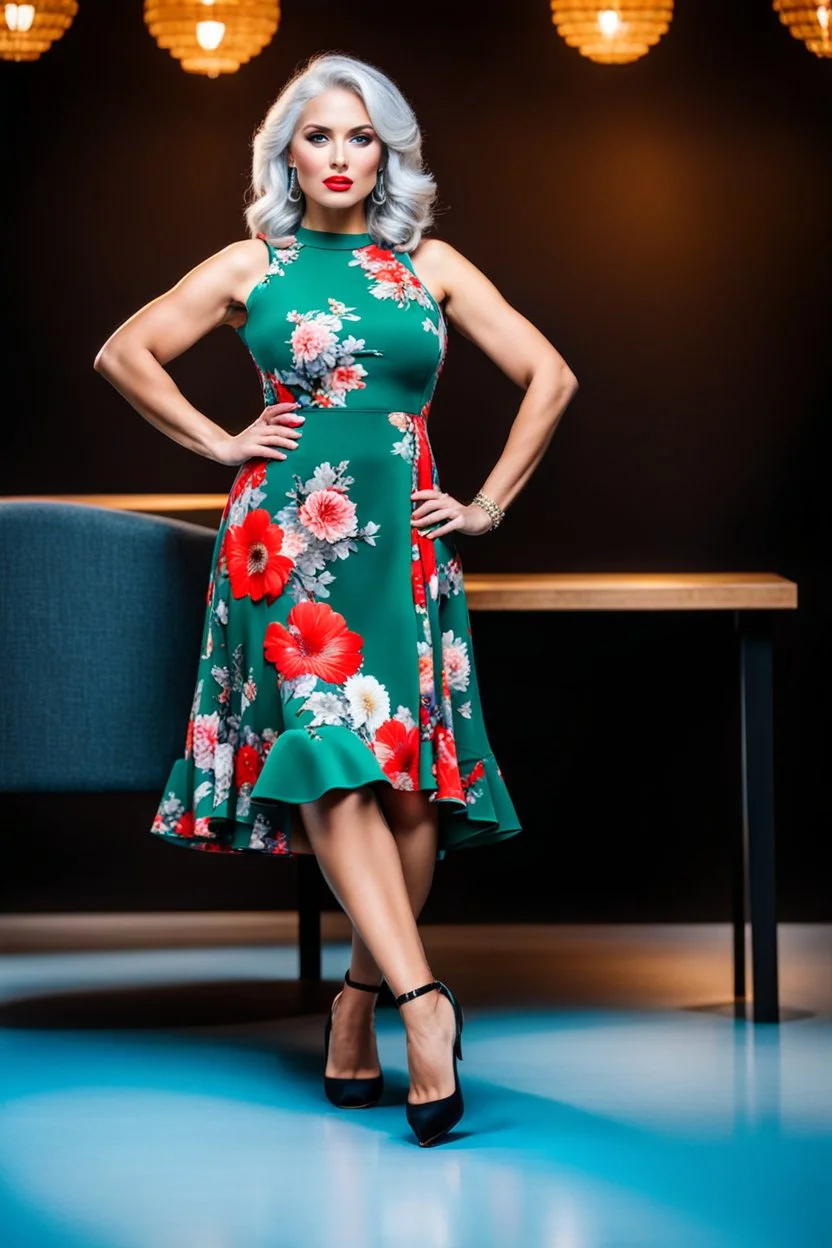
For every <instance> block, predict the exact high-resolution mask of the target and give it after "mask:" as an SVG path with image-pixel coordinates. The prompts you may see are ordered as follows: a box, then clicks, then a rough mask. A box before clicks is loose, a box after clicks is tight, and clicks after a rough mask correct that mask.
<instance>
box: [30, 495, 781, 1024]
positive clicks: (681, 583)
mask: <svg viewBox="0 0 832 1248" xmlns="http://www.w3.org/2000/svg"><path fill="white" fill-rule="evenodd" d="M26 497H27V498H28V497H32V498H34V497H36V496H31V495H27V496H26ZM40 497H42V498H43V497H46V498H51V499H57V500H59V501H62V502H79V503H89V504H93V505H97V506H104V507H117V508H122V509H124V510H128V511H148V512H152V513H155V514H161V515H181V513H183V512H191V513H202V514H201V515H200V516H199V520H200V522H209V523H214V524H216V522H217V519H218V516H217V513H221V512H222V509H223V508H224V506H225V502H226V497H227V496H226V495H224V494H83V495H81V494H62V495H46V496H40ZM192 518H196V515H194V516H193V517H192ZM465 593H466V598H467V601H468V605H469V608H470V609H471V610H472V611H613V612H614V611H730V612H731V613H732V615H733V624H734V630H733V631H734V636H735V639H736V644H737V669H736V670H737V684H738V700H739V709H740V715H739V724H740V739H739V741H738V743H737V745H738V758H739V766H740V776H741V786H742V819H741V820H740V826H738V828H737V834H736V838H735V843H734V846H733V847H732V848H733V852H732V863H733V872H732V875H733V879H732V915H733V964H734V965H733V970H734V996H735V1000H736V1002H737V1003H738V1006H741V1007H742V1009H743V1011H744V1009H745V1004H746V1000H747V998H749V997H750V999H751V1000H752V1001H753V1009H752V1014H751V1017H752V1019H753V1021H754V1022H755V1023H765V1022H779V1018H780V1014H779V993H778V973H777V892H776V877H775V843H774V781H773V769H774V740H773V714H772V708H773V672H772V622H773V613H774V612H776V611H793V610H795V609H796V607H797V585H796V583H795V582H794V581H790V580H787V579H786V578H785V577H782V576H778V575H776V574H775V573H771V572H690V573H672V572H655V573H647V574H644V573H621V572H616V573H603V572H597V573H559V572H544V573H525V572H502V573H500V572H495V573H470V574H468V573H466V575H465ZM298 881H299V897H298V914H299V943H300V974H301V978H302V979H309V980H318V979H320V974H321V935H320V909H319V896H320V893H319V889H318V881H319V876H318V872H317V864H316V862H315V861H314V859H312V858H310V857H309V856H308V855H298ZM746 923H750V930H751V982H752V989H753V991H752V993H751V994H749V993H748V991H747V982H746V981H747V977H746V961H745V930H746Z"/></svg>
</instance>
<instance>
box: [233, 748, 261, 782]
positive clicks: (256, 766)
mask: <svg viewBox="0 0 832 1248" xmlns="http://www.w3.org/2000/svg"><path fill="white" fill-rule="evenodd" d="M260 768H261V763H260V755H259V754H258V753H257V751H256V749H255V748H254V746H253V745H241V746H240V748H239V750H238V751H237V757H236V758H235V759H234V781H235V783H236V785H237V787H238V788H239V787H240V785H243V784H254V782H255V780H256V779H257V777H258V776H259V775H260Z"/></svg>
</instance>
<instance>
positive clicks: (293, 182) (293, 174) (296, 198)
mask: <svg viewBox="0 0 832 1248" xmlns="http://www.w3.org/2000/svg"><path fill="white" fill-rule="evenodd" d="M294 191H297V195H295V194H293V192H294ZM302 196H303V191H302V190H301V189H300V187H299V186H298V171H297V169H296V168H295V166H294V165H292V168H291V169H290V170H289V194H288V196H287V198H288V199H290V200H291V201H292V203H293V204H297V203H299V202H300V200H301V197H302Z"/></svg>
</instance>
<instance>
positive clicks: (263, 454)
mask: <svg viewBox="0 0 832 1248" xmlns="http://www.w3.org/2000/svg"><path fill="white" fill-rule="evenodd" d="M256 458H260V459H285V458H286V452H285V451H276V450H275V449H274V448H273V447H271V446H256V447H255V448H254V454H253V455H252V459H256Z"/></svg>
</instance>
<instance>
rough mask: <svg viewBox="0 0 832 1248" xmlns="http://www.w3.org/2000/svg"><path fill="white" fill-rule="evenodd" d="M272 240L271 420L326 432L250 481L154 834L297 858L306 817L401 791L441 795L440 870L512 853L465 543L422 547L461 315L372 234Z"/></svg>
mask: <svg viewBox="0 0 832 1248" xmlns="http://www.w3.org/2000/svg"><path fill="white" fill-rule="evenodd" d="M258 237H260V238H262V239H263V241H264V243H265V245H266V246H267V247H268V248H269V257H270V263H269V267H268V270H267V272H266V275H265V277H264V278H263V280H262V281H261V282H259V283H258V284H257V285H256V286H255V288H254V289H253V290H252V292H251V294H250V295H249V297H248V299H247V301H246V309H247V319H246V322H245V325H244V326H242V327H241V328H240V329H239V330H238V331H237V332H238V333H239V335H240V337H241V338H242V340H243V342H244V343H245V345H246V347H247V348H248V351H249V353H250V355H251V357H252V359H253V361H254V365H255V367H256V369H257V371H258V374H259V376H260V380H261V382H262V386H263V397H264V401H265V403H279V402H283V401H287V400H295V401H298V402H299V403H300V404H301V408H300V410H301V411H302V413H303V415H304V416H305V417H306V420H305V422H304V423H303V424H302V425H301V426H300V428H301V429H302V430H303V433H302V436H301V437H300V438H299V439H298V443H297V447H296V449H287V450H286V459H252V460H249V461H248V462H246V463H245V464H242V465H241V466H240V468H239V471H238V472H237V475H236V478H235V480H234V482H233V484H232V487H231V490H230V493H229V496H228V500H227V502H226V505H225V509H224V511H223V515H222V519H221V521H220V525H219V530H218V532H217V537H216V543H215V547H214V555H213V563H212V571H211V577H210V582H209V585H208V593H207V603H206V606H207V609H206V615H205V627H204V632H203V640H202V648H201V653H200V655H199V661H198V666H197V675H196V685H195V690H194V696H193V704H192V707H191V712H190V717H189V721H188V728H187V734H186V739H185V743H184V750H183V754H182V756H181V757H180V758H178V759H177V760H175V761H174V762H173V765H172V769H171V772H170V776H169V779H168V782H167V785H166V786H165V789H164V792H163V795H162V798H161V801H160V804H159V808H158V811H157V813H156V816H155V819H154V821H153V825H152V828H151V831H152V832H153V833H154V834H156V835H158V836H161V837H164V838H165V839H166V840H169V841H170V842H172V843H173V844H178V845H185V846H189V847H191V848H194V849H202V850H207V851H213V852H215V853H234V852H245V851H249V852H251V851H254V852H259V853H265V854H291V853H292V852H293V849H292V822H293V814H294V818H295V819H296V818H297V815H298V812H297V811H296V810H294V812H293V807H295V806H296V805H297V803H300V802H310V801H314V800H315V799H316V798H318V797H320V796H321V794H322V793H324V792H326V791H327V790H329V789H353V788H356V787H358V786H359V785H365V784H374V783H382V784H388V785H391V786H392V787H393V788H395V789H407V790H414V789H424V790H427V791H428V792H429V794H430V800H432V801H435V802H436V803H437V804H438V806H439V829H440V840H439V857H440V858H441V857H443V856H444V855H445V853H446V852H447V851H448V850H451V849H458V848H462V847H465V846H469V847H471V846H477V845H486V844H490V843H492V842H495V841H499V840H502V839H504V838H506V837H509V836H512V835H514V834H516V833H517V832H519V831H520V825H519V823H518V819H517V814H516V812H515V809H514V806H513V804H512V801H511V798H510V796H509V793H508V790H507V788H506V784H505V781H504V779H503V776H502V773H501V771H500V768H499V766H498V765H497V762H496V759H495V758H494V755H493V753H492V751H491V747H490V745H489V741H488V737H487V736H486V730H485V725H484V722H483V714H482V708H481V706H480V699H479V693H478V688H477V676H476V670H475V665H474V654H473V649H472V643H471V627H470V622H469V616H468V608H467V603H466V599H465V590H464V585H463V575H462V566H461V563H460V558H459V554H458V553H457V549H456V546H455V544H454V542H453V540H452V539H453V536H454V535H453V533H449V534H447V535H446V536H444V537H439V538H431V537H430V536H427V535H426V532H425V530H424V529H421V530H420V529H419V528H417V527H416V526H413V525H411V512H412V511H413V509H414V508H415V507H417V506H418V505H419V501H421V500H417V501H413V500H412V499H411V492H412V491H413V490H416V489H424V488H432V487H433V488H436V489H439V488H441V487H440V485H439V478H438V474H437V469H436V464H435V461H434V457H433V452H432V450H431V446H430V442H429V439H428V430H427V425H428V412H429V410H430V404H431V399H432V396H433V393H434V389H435V386H436V382H437V379H438V377H439V374H440V372H441V369H442V365H443V363H444V359H445V351H446V346H447V326H446V324H445V321H444V318H443V315H442V311H441V309H440V308H439V305H438V304H437V303H436V302H435V300H434V299H433V297H432V296H431V295H430V294H429V292H428V291H427V289H426V288H425V286H424V285H423V284H422V283H421V282H420V281H419V279H418V278H417V276H416V273H415V271H414V269H413V266H412V264H411V261H410V257H409V255H408V254H407V253H406V252H396V251H393V250H388V249H385V248H382V247H379V246H377V245H376V244H375V243H374V241H373V239H372V237H371V236H370V234H337V233H328V232H324V231H320V230H311V229H308V228H306V227H304V226H300V227H298V229H297V230H296V232H295V242H294V243H293V244H292V245H291V247H289V248H286V249H276V248H274V247H273V246H272V244H271V243H269V242H268V240H267V239H265V238H264V236H263V235H262V234H261V235H259V236H258ZM434 527H439V524H437V525H436V526H434Z"/></svg>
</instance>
